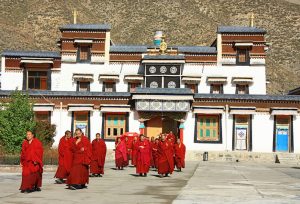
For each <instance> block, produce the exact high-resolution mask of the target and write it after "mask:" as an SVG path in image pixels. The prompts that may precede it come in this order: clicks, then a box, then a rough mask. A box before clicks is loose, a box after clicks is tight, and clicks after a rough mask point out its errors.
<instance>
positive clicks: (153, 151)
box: [152, 138, 159, 169]
mask: <svg viewBox="0 0 300 204" xmlns="http://www.w3.org/2000/svg"><path fill="white" fill-rule="evenodd" d="M158 144H159V139H158V138H156V139H155V141H154V144H153V145H152V157H153V161H154V168H156V169H157V161H158V153H157V148H158Z"/></svg>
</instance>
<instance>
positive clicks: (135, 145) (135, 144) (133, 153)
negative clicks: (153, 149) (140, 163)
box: [131, 141, 138, 166]
mask: <svg viewBox="0 0 300 204" xmlns="http://www.w3.org/2000/svg"><path fill="white" fill-rule="evenodd" d="M137 151H138V141H133V142H132V151H131V164H132V165H134V166H136V157H137Z"/></svg>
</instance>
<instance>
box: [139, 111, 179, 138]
mask: <svg viewBox="0 0 300 204" xmlns="http://www.w3.org/2000/svg"><path fill="white" fill-rule="evenodd" d="M145 126H146V131H145V133H146V136H148V137H155V138H156V137H157V136H158V135H159V134H160V133H169V132H170V131H172V132H173V133H174V134H175V135H176V136H177V137H178V134H179V122H177V121H176V120H173V119H172V118H169V117H166V116H157V117H154V118H151V119H150V120H148V121H146V122H145Z"/></svg>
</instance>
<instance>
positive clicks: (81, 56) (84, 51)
mask: <svg viewBox="0 0 300 204" xmlns="http://www.w3.org/2000/svg"><path fill="white" fill-rule="evenodd" d="M90 61H91V52H90V47H89V46H87V45H80V46H79V47H78V52H77V62H90Z"/></svg>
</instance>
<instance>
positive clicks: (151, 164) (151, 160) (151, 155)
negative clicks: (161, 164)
mask: <svg viewBox="0 0 300 204" xmlns="http://www.w3.org/2000/svg"><path fill="white" fill-rule="evenodd" d="M154 145H155V139H154V137H151V140H150V151H149V152H150V166H151V167H152V168H155V163H154V157H153V151H152V149H153V146H154Z"/></svg>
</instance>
